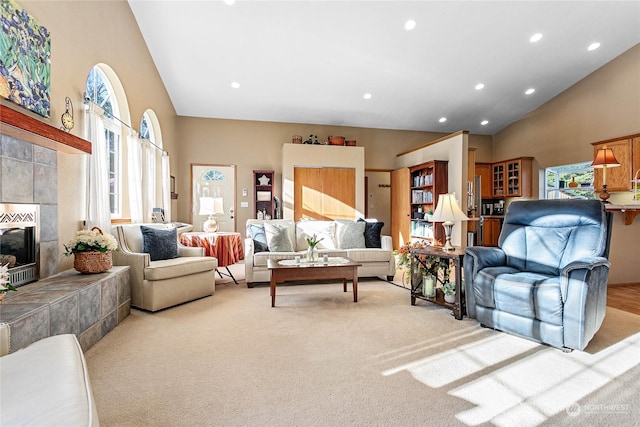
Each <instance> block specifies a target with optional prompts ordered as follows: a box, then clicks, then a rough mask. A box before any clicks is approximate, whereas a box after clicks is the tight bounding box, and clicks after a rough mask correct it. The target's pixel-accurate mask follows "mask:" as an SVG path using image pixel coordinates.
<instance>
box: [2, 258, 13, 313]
mask: <svg viewBox="0 0 640 427" xmlns="http://www.w3.org/2000/svg"><path fill="white" fill-rule="evenodd" d="M15 290H16V288H15V287H13V285H12V284H11V283H9V264H5V265H3V266H0V304H2V300H3V298H4V296H5V294H6V293H7V292H9V291H15Z"/></svg>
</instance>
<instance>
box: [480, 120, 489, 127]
mask: <svg viewBox="0 0 640 427" xmlns="http://www.w3.org/2000/svg"><path fill="white" fill-rule="evenodd" d="M480 124H481V125H482V126H485V125H488V124H489V120H483V121H481V122H480Z"/></svg>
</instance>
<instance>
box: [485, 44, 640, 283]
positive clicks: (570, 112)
mask: <svg viewBox="0 0 640 427" xmlns="http://www.w3.org/2000/svg"><path fill="white" fill-rule="evenodd" d="M638 132H640V45H636V46H635V47H633V48H631V49H630V50H628V51H627V52H625V53H624V54H622V55H621V56H619V57H618V58H616V59H614V60H613V61H611V62H610V63H609V64H607V65H605V66H604V67H602V68H600V69H599V70H597V71H595V72H594V73H592V74H591V75H589V76H587V77H586V78H584V79H583V80H581V81H579V82H578V83H576V84H575V85H574V86H572V87H571V88H569V89H568V90H566V91H565V92H563V93H561V94H560V95H558V96H557V97H555V98H554V99H552V100H551V101H549V102H548V103H546V104H544V105H543V106H541V107H540V108H538V109H536V110H535V111H533V112H531V113H530V114H528V115H527V116H525V117H523V118H522V119H521V120H519V121H517V122H515V123H513V124H512V125H510V126H509V127H507V128H505V129H504V130H502V131H500V132H499V133H497V134H496V135H495V136H494V138H493V159H494V160H496V161H498V160H500V159H509V158H513V157H520V156H533V157H534V158H535V161H534V173H533V178H534V194H538V187H539V185H538V168H540V169H543V168H546V167H549V166H556V165H564V164H569V163H578V162H587V161H592V160H593V147H592V146H591V142H596V141H601V140H605V139H609V138H615V137H618V136H624V135H630V134H635V133H638ZM627 200H630V193H622V194H613V195H612V197H611V201H612V202H614V203H620V202H624V201H627ZM638 236H640V220H639V219H636V220H635V221H634V222H633V224H631V225H625V224H624V221H623V217H622V214H620V213H616V214H614V226H613V235H612V242H611V253H610V260H611V264H612V267H611V271H610V275H609V283H639V282H640V263H638V254H639V253H640V238H638Z"/></svg>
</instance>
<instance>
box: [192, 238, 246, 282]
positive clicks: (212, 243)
mask: <svg viewBox="0 0 640 427" xmlns="http://www.w3.org/2000/svg"><path fill="white" fill-rule="evenodd" d="M180 243H182V244H183V245H185V246H191V247H199V248H204V253H205V255H206V256H210V257H215V258H217V259H218V267H224V268H225V269H226V270H227V272H226V273H222V272H221V271H220V270H219V269H216V271H217V272H218V275H219V276H220V278H222V275H223V274H224V275H225V276H228V277H231V279H233V282H234V283H235V284H236V285H237V284H238V281H237V280H236V278H235V277H233V274H231V271H229V267H228V266H230V265H232V264H235V263H236V262H238V261H241V260H243V259H244V250H243V248H242V235H241V234H240V233H236V232H223V231H221V232H216V233H205V232H187V233H182V234H181V235H180Z"/></svg>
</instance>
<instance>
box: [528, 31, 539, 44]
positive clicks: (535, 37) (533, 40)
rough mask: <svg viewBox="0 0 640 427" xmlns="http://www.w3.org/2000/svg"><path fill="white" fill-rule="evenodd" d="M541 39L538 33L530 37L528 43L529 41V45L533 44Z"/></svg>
mask: <svg viewBox="0 0 640 427" xmlns="http://www.w3.org/2000/svg"><path fill="white" fill-rule="evenodd" d="M541 38H542V34H540V33H535V34H534V35H532V36H531V38H530V39H529V41H530V42H531V43H535V42H538V41H540V39H541Z"/></svg>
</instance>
